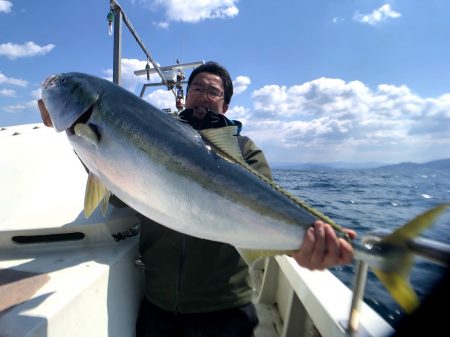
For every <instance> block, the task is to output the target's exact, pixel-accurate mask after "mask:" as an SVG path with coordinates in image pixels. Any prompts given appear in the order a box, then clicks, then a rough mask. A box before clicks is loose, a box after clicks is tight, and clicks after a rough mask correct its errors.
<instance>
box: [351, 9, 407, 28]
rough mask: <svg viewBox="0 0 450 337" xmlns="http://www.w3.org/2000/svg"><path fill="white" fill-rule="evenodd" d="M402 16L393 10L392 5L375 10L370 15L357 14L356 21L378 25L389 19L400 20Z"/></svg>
mask: <svg viewBox="0 0 450 337" xmlns="http://www.w3.org/2000/svg"><path fill="white" fill-rule="evenodd" d="M401 16H402V15H401V14H400V13H398V12H396V11H394V10H393V9H392V8H391V5H389V4H385V5H383V6H381V7H380V8H378V9H375V10H374V11H373V12H372V13H370V14H361V13H359V12H357V13H356V14H355V15H354V17H353V18H354V20H356V21H359V22H361V23H366V24H369V25H376V24H378V23H380V22H383V21H386V20H388V19H398V18H399V17H401Z"/></svg>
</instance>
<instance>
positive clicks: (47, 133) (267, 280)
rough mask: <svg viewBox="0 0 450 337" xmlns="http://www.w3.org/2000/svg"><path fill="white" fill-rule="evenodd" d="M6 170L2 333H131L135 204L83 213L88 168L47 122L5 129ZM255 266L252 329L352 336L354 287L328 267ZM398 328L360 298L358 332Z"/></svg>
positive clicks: (0, 141) (137, 271)
mask: <svg viewBox="0 0 450 337" xmlns="http://www.w3.org/2000/svg"><path fill="white" fill-rule="evenodd" d="M36 126H37V128H35V127H36ZM0 172H1V174H0V205H1V206H0V207H1V212H0V336H1V337H25V336H27V337H31V336H34V337H36V336H39V337H40V336H42V337H43V336H46V337H64V336H71V337H76V336H83V337H86V336H95V337H102V336H110V337H112V336H117V337H127V336H130V337H131V336H134V325H135V319H136V315H137V309H138V304H139V301H140V298H141V296H142V287H141V286H142V269H141V267H139V266H137V265H136V264H135V260H136V258H137V257H138V251H137V249H138V236H137V235H134V234H136V232H135V231H134V230H135V225H136V224H137V223H138V220H137V218H136V217H135V216H134V212H133V211H132V210H130V209H117V208H114V207H113V206H110V208H109V210H108V212H107V214H106V217H103V215H102V214H101V213H100V212H99V210H96V211H95V212H94V214H93V215H92V216H91V217H90V218H89V219H85V217H84V215H83V213H82V210H83V200H84V189H85V183H86V178H87V175H86V172H85V170H84V168H83V166H82V165H81V163H80V161H79V160H78V158H77V157H76V155H75V154H74V152H73V151H72V149H71V147H70V144H69V143H68V141H67V140H66V137H65V135H64V134H57V133H56V132H55V131H54V130H53V129H48V128H46V127H44V126H43V125H42V124H37V125H21V126H14V127H7V128H6V129H4V130H1V131H0ZM114 236H115V237H116V238H118V237H120V236H122V238H124V239H123V240H119V241H116V240H114ZM253 275H254V279H255V293H256V296H255V302H256V304H257V309H258V312H259V318H260V325H259V327H258V328H257V330H256V331H255V335H256V337H269V336H280V337H281V336H289V337H290V336H318V335H322V336H324V337H331V336H333V337H334V336H336V337H337V336H348V335H349V334H348V333H347V332H346V330H345V328H344V326H345V322H346V320H347V317H348V312H349V307H350V301H351V291H350V290H349V289H348V288H347V287H345V285H343V284H342V283H341V282H340V281H339V280H338V279H337V278H336V277H334V276H333V275H332V274H331V273H330V272H328V271H325V272H311V271H308V270H306V269H304V268H301V267H299V266H298V265H297V264H296V263H295V262H294V260H293V259H291V258H288V257H284V256H280V257H276V258H270V259H268V260H266V261H262V262H261V263H259V264H257V266H256V267H255V268H254V273H253ZM392 333H393V330H392V328H391V327H390V326H389V325H388V324H387V323H386V322H385V321H384V320H383V319H382V318H381V317H380V316H379V315H378V314H376V313H375V312H374V311H373V310H372V309H371V308H370V307H368V306H367V305H363V309H362V314H361V320H360V329H359V330H358V332H357V333H356V334H355V336H374V337H378V336H388V335H390V334H392Z"/></svg>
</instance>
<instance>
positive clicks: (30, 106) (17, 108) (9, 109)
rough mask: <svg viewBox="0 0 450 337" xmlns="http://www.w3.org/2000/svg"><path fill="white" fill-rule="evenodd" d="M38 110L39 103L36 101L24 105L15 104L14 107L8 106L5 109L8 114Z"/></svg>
mask: <svg viewBox="0 0 450 337" xmlns="http://www.w3.org/2000/svg"><path fill="white" fill-rule="evenodd" d="M30 109H31V110H38V108H37V103H36V101H35V100H32V101H28V102H27V103H23V104H13V105H6V106H4V107H3V110H4V111H6V112H11V113H17V112H20V111H24V110H30Z"/></svg>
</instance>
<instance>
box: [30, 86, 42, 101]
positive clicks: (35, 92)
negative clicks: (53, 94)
mask: <svg viewBox="0 0 450 337" xmlns="http://www.w3.org/2000/svg"><path fill="white" fill-rule="evenodd" d="M41 94H42V88H38V89H36V90H33V91H32V92H31V97H33V98H35V99H39V98H41Z"/></svg>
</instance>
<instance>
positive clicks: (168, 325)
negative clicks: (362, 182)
mask: <svg viewBox="0 0 450 337" xmlns="http://www.w3.org/2000/svg"><path fill="white" fill-rule="evenodd" d="M232 95H233V84H232V81H231V78H230V75H229V73H228V71H227V70H226V69H224V68H223V67H222V66H221V65H219V64H217V63H215V62H207V63H205V64H204V65H202V66H200V67H198V68H196V69H195V70H194V71H193V72H192V74H191V76H190V78H189V81H188V88H187V97H186V109H185V110H184V111H182V112H181V113H180V114H179V118H180V119H181V120H182V121H184V122H186V123H188V124H190V125H191V126H192V127H193V128H194V129H196V130H202V129H210V128H220V127H226V126H229V125H237V126H238V130H239V131H240V128H241V127H242V125H241V123H240V122H238V121H231V120H229V119H227V118H226V117H225V116H224V115H225V113H226V111H227V109H228V105H229V103H230V100H231V96H232ZM238 140H239V147H240V151H241V152H242V156H243V159H244V160H245V161H246V162H247V164H249V165H250V166H251V167H252V168H253V169H255V170H256V171H258V172H259V173H260V174H262V175H263V176H265V177H266V178H267V179H269V180H272V174H271V170H270V168H269V165H268V163H267V161H266V158H265V156H264V154H263V152H262V151H261V150H260V149H259V148H258V147H257V146H256V145H255V144H254V143H253V141H252V140H251V139H249V138H248V137H245V136H240V135H239V137H238ZM141 220H142V226H141V244H140V250H141V254H142V259H143V262H144V264H145V278H146V281H145V298H144V299H143V301H142V304H141V308H140V313H139V318H138V321H137V326H136V329H137V331H136V332H137V336H138V337H143V336H211V337H213V336H214V337H220V336H226V337H231V336H236V337H247V336H252V335H253V330H254V328H255V327H256V326H257V324H258V318H257V314H256V310H255V307H254V306H253V304H252V302H251V298H252V287H251V284H250V280H249V272H248V265H247V263H246V262H245V261H244V260H243V258H242V257H241V255H240V254H239V252H238V251H237V250H236V249H235V248H234V247H233V246H231V245H229V244H226V243H221V242H217V241H209V240H205V239H200V238H197V237H194V236H189V235H186V234H184V233H181V232H178V231H175V230H172V229H169V228H167V227H164V226H162V225H159V224H158V223H156V222H154V221H152V220H150V219H148V218H147V217H145V216H142V218H141ZM345 232H346V233H347V234H348V235H349V237H351V238H354V237H355V236H356V235H355V232H353V231H351V230H345ZM256 235H257V234H256ZM291 256H292V257H293V258H294V259H295V260H296V261H297V263H298V264H299V265H301V266H303V267H306V268H308V269H311V270H314V269H319V270H321V269H325V268H328V267H331V266H333V265H337V264H347V263H350V262H351V261H352V258H353V250H352V246H351V244H350V243H349V242H347V241H346V240H345V239H343V238H338V236H337V235H336V232H335V231H334V229H333V228H332V227H331V226H330V225H329V224H327V223H325V222H323V221H319V220H317V221H315V222H314V223H313V224H312V226H311V227H310V228H309V229H308V230H307V231H306V232H305V235H304V240H303V244H302V245H301V248H300V249H299V250H298V251H295V252H293V253H292V254H291Z"/></svg>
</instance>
